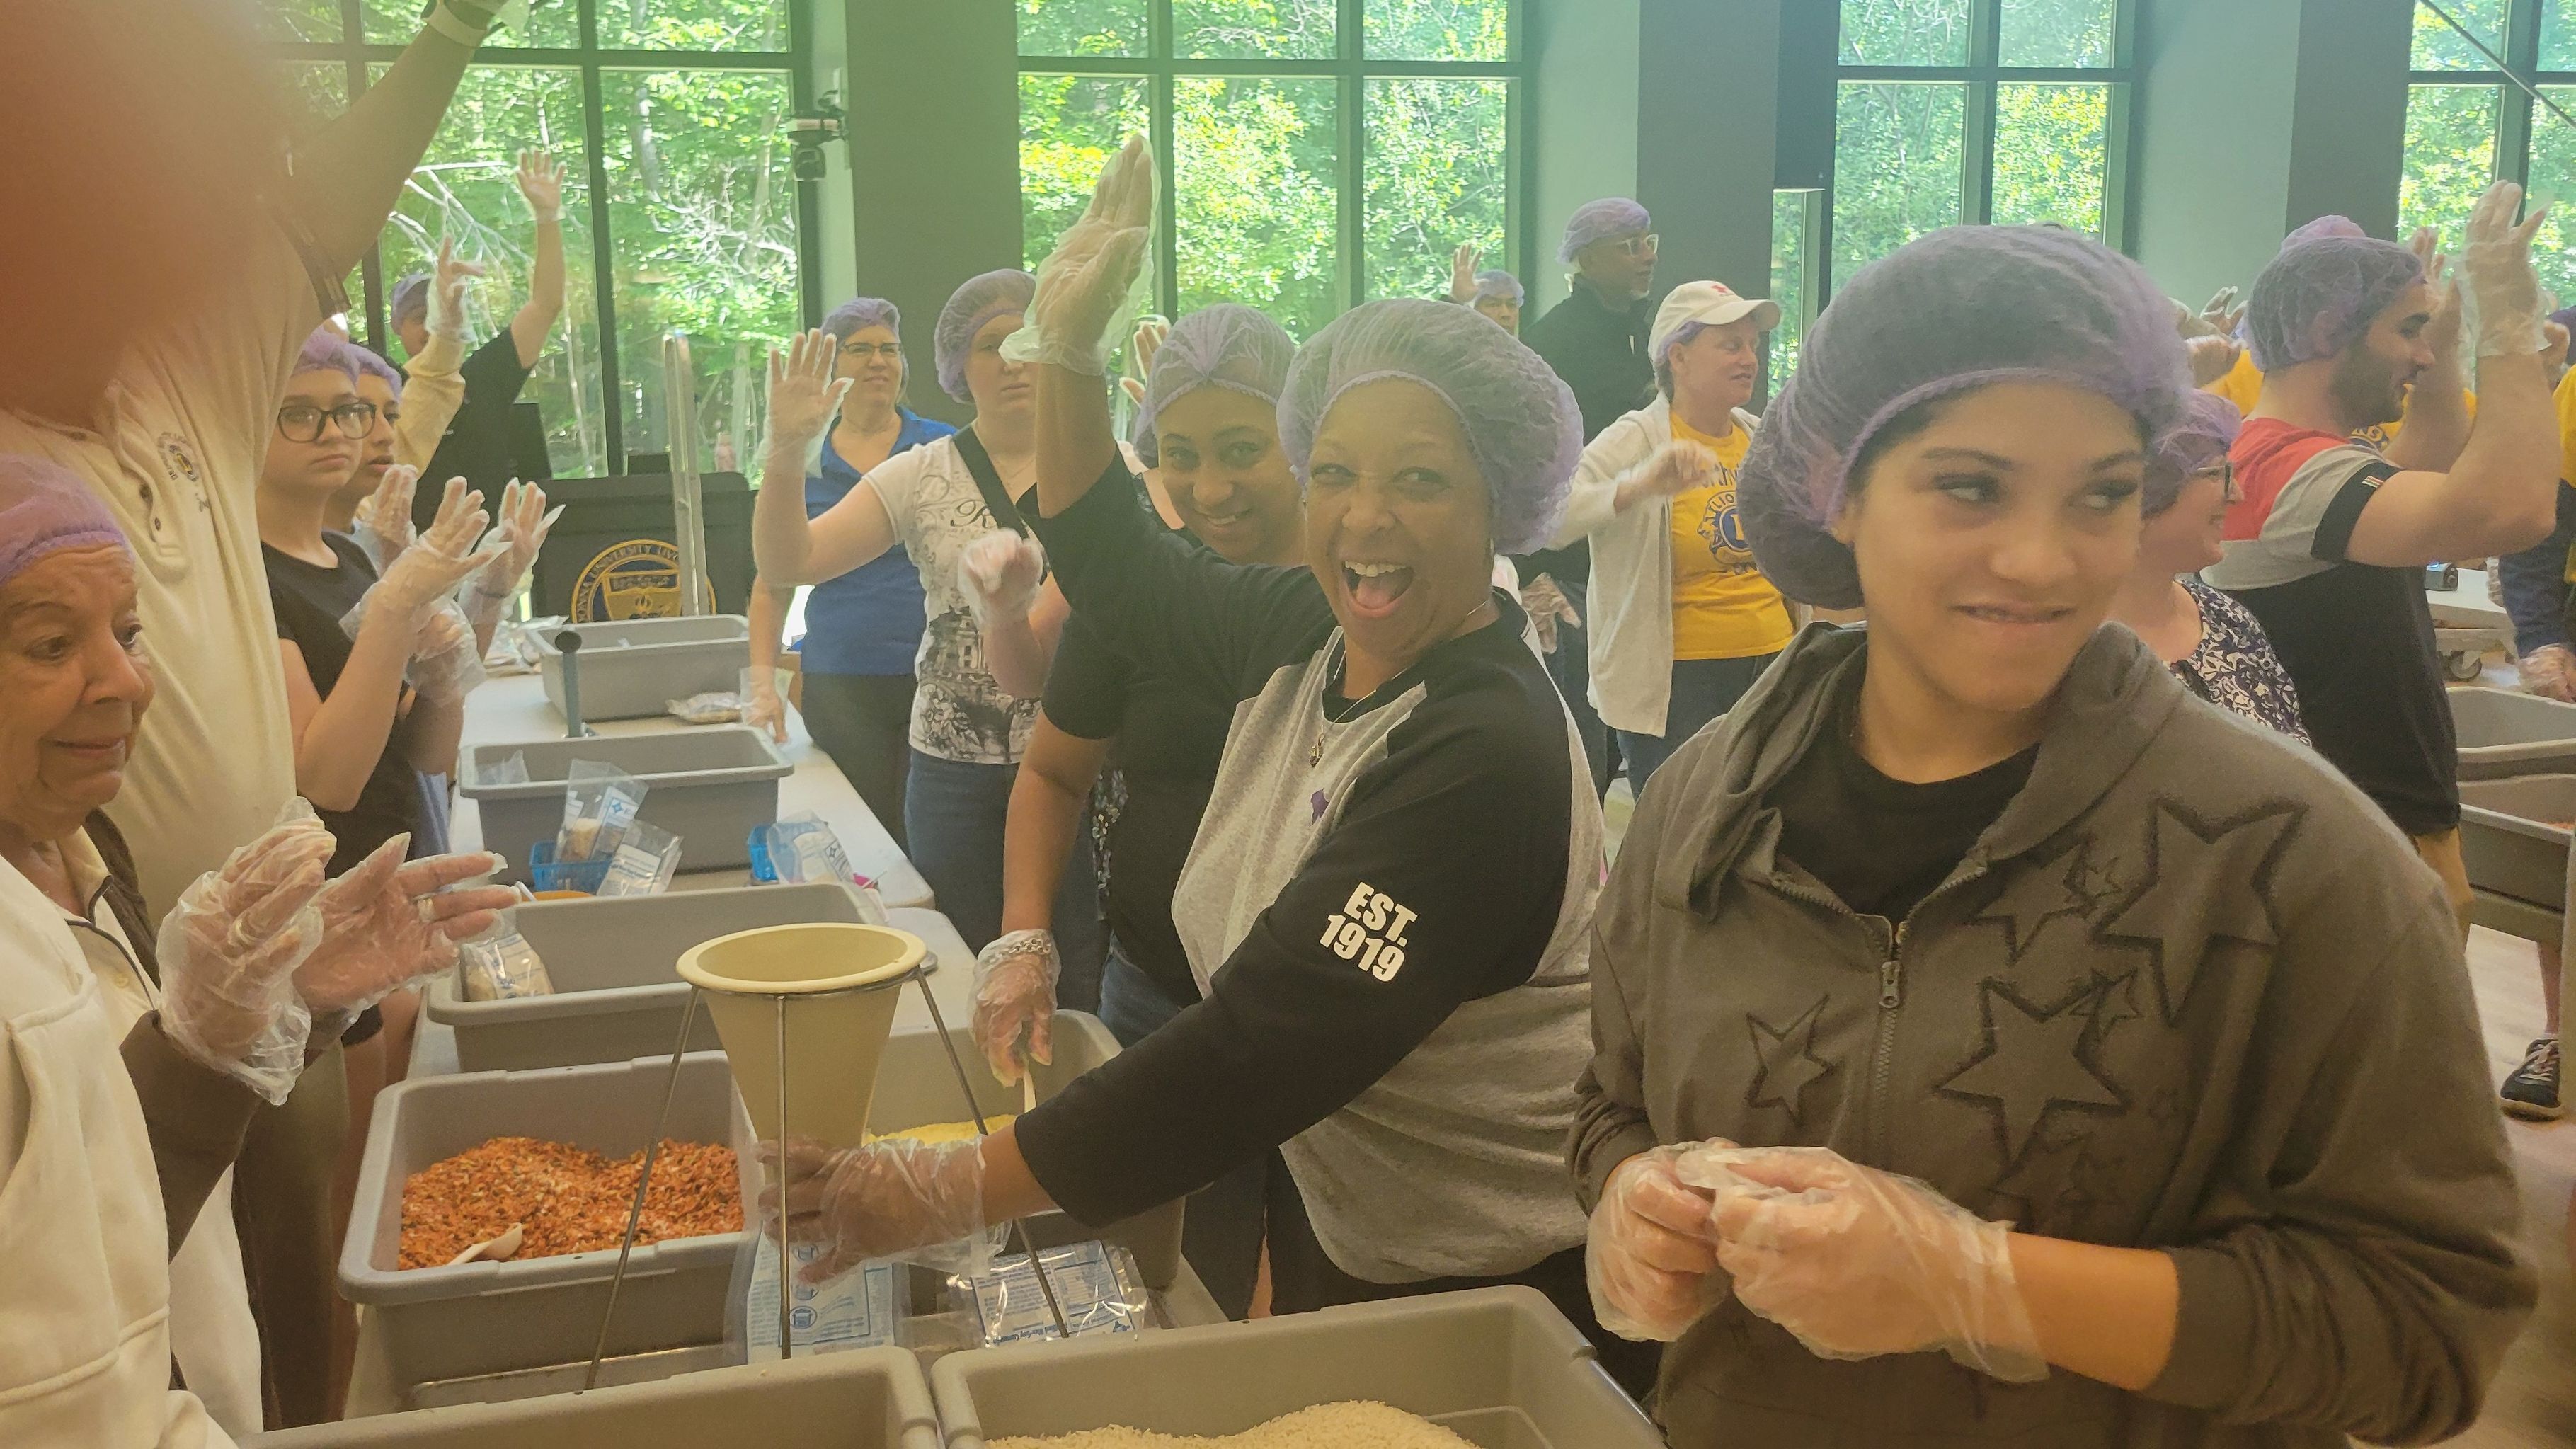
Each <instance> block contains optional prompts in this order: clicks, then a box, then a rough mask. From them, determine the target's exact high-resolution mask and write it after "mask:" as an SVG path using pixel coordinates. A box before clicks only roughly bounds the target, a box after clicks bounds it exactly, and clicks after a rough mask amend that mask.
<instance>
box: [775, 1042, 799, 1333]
mask: <svg viewBox="0 0 2576 1449" xmlns="http://www.w3.org/2000/svg"><path fill="white" fill-rule="evenodd" d="M777 1001H778V1164H779V1196H778V1219H779V1221H778V1361H779V1362H780V1363H785V1362H786V1361H787V1360H788V1359H789V1358H791V1357H793V1356H794V1353H795V1345H794V1344H792V1343H790V1342H789V1339H790V1337H791V1334H790V1318H789V1300H790V1299H792V1298H794V1297H795V1294H794V1293H793V1292H791V1291H790V1290H791V1289H792V1288H793V1287H794V1286H795V1282H796V1280H795V1277H794V1276H793V1273H792V1269H793V1268H794V1264H793V1263H792V1262H791V1261H790V1259H791V1257H792V1256H793V1255H792V1254H790V1253H789V1252H788V1250H787V1171H786V1168H787V1144H788V1143H789V1142H791V1141H793V1140H794V1139H793V1138H791V1137H789V1136H788V1135H787V998H786V997H784V996H781V997H779V998H777Z"/></svg>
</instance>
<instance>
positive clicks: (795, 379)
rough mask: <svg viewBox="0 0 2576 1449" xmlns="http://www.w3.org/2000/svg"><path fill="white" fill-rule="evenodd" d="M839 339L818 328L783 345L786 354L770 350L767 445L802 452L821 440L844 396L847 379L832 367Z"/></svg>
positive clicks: (847, 388)
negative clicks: (833, 372) (837, 376)
mask: <svg viewBox="0 0 2576 1449" xmlns="http://www.w3.org/2000/svg"><path fill="white" fill-rule="evenodd" d="M840 355H841V349H840V344H839V343H837V342H835V341H834V340H833V339H832V337H831V335H830V334H829V333H826V332H824V331H823V330H822V329H820V328H816V329H815V330H813V331H811V332H806V333H803V334H801V335H799V336H798V337H797V339H796V340H795V341H793V342H791V343H789V344H787V355H786V356H785V357H783V358H782V357H780V356H779V355H778V353H777V352H776V351H775V350H772V351H771V352H770V354H769V446H770V448H771V449H772V450H776V449H778V448H781V447H786V448H788V449H790V450H791V451H796V452H802V451H804V450H806V449H809V448H811V447H813V446H814V444H815V442H816V441H818V440H819V439H821V437H822V436H823V431H824V429H826V428H829V427H830V426H831V425H832V419H833V418H834V417H835V416H836V415H838V414H839V412H840V410H841V399H842V398H844V397H846V396H848V395H849V391H850V381H851V380H850V379H849V378H846V377H842V378H836V377H834V376H833V375H832V369H833V368H834V366H835V365H836V364H837V363H838V361H839V358H840Z"/></svg>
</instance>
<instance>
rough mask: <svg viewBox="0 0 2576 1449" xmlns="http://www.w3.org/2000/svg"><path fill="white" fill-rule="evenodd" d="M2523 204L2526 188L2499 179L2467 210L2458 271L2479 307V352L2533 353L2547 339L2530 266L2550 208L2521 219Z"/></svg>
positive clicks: (2537, 282)
mask: <svg viewBox="0 0 2576 1449" xmlns="http://www.w3.org/2000/svg"><path fill="white" fill-rule="evenodd" d="M2521 204H2522V188H2521V187H2519V186H2516V185H2514V184H2513V183H2512V182H2510V181H2499V182H2497V183H2496V184H2495V185H2493V186H2490V187H2488V188H2487V189H2486V194H2485V195H2483V196H2480V197H2479V198H2478V204H2477V206H2476V208H2475V209H2474V210H2472V211H2471V212H2470V213H2469V224H2468V229H2467V234H2466V235H2467V240H2466V242H2465V243H2464V244H2463V245H2462V246H2461V248H2460V276H2461V278H2462V280H2463V281H2465V282H2466V283H2467V285H2468V290H2469V298H2470V300H2471V302H2472V303H2473V304H2474V305H2475V307H2476V310H2477V318H2478V355H2479V356H2480V357H2529V356H2531V355H2532V354H2533V353H2536V352H2538V351H2540V350H2541V348H2542V347H2543V346H2544V345H2546V341H2545V339H2544V337H2543V336H2542V333H2541V330H2540V323H2541V317H2542V314H2543V307H2542V303H2541V295H2540V274H2539V273H2538V272H2536V271H2534V270H2532V266H2531V238H2532V236H2533V235H2534V234H2535V233H2537V232H2538V231H2539V230H2540V223H2541V222H2542V220H2543V219H2544V218H2546V217H2547V216H2548V215H2549V208H2548V206H2547V205H2545V204H2544V205H2541V206H2536V207H2533V208H2532V209H2531V214H2530V215H2528V216H2526V217H2524V218H2523V219H2522V221H2521V223H2520V224H2519V225H2517V224H2516V223H2515V222H2514V219H2513V214H2514V209H2515V208H2516V207H2518V206H2520V205H2521Z"/></svg>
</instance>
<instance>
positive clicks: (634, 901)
mask: <svg viewBox="0 0 2576 1449" xmlns="http://www.w3.org/2000/svg"><path fill="white" fill-rule="evenodd" d="M506 914H507V915H508V917H509V919H510V920H511V922H512V923H513V924H515V925H516V926H517V927H518V929H519V934H520V935H522V936H525V937H527V938H528V944H529V945H530V946H531V947H534V948H535V950H536V953H537V958H538V959H539V960H541V961H543V962H545V963H546V976H547V977H548V979H550V980H551V981H552V982H553V983H554V988H555V989H554V994H553V995H551V996H522V997H517V998H514V999H512V1000H508V1001H468V1000H466V999H465V998H464V995H463V994H462V993H461V992H460V991H459V990H458V986H457V980H458V978H457V975H456V973H454V972H450V973H449V974H447V975H445V976H441V977H439V978H438V979H437V980H435V981H432V982H431V983H430V985H429V988H428V991H427V993H426V996H427V1001H426V1003H425V1009H426V1010H427V1011H428V1013H429V1019H430V1020H432V1021H435V1022H437V1023H439V1024H440V1025H442V1026H448V1027H453V1028H454V1029H455V1031H456V1063H457V1067H458V1069H459V1070H461V1071H468V1072H497V1071H524V1070H527V1069H529V1068H533V1067H569V1066H578V1065H582V1064H584V1063H589V1062H623V1061H631V1060H633V1059H634V1058H636V1057H643V1056H653V1055H656V1054H660V1055H665V1056H667V1055H669V1054H670V1051H671V1047H672V1044H673V1041H674V1039H675V1038H677V1037H678V1036H679V1034H680V1016H681V1014H682V1012H683V1011H684V1010H685V1009H686V1007H687V1006H688V1001H689V988H688V985H687V983H685V982H683V981H681V980H680V974H679V960H680V955H681V953H682V952H684V951H687V950H688V949H689V948H690V947H692V946H697V945H700V944H703V943H705V942H708V941H712V940H714V939H715V938H716V937H718V936H730V935H732V934H733V933H734V932H736V931H750V930H756V929H758V928H760V927H763V926H794V925H804V924H808V923H816V922H828V923H837V924H843V925H858V924H861V923H863V922H864V921H865V920H866V917H865V916H864V915H863V914H862V913H861V910H860V905H859V897H858V895H857V893H856V892H855V891H854V890H853V889H852V888H851V887H849V886H844V885H835V884H832V883H831V882H828V881H822V882H816V883H814V884H811V885H771V886H734V887H730V888H727V889H722V890H707V891H679V892H675V893H673V894H669V895H658V896H613V897H608V898H605V899H600V900H578V901H530V902H527V903H526V904H523V905H518V906H513V907H511V908H510V910H509V911H508V912H507V913H506ZM955 964H956V965H957V967H958V969H960V970H964V969H966V964H967V963H964V962H958V963H955ZM722 1048H723V1044H722V1043H721V1042H719V1041H717V1040H716V1028H715V1022H714V1020H713V1019H712V1018H710V1017H709V1016H708V1015H707V1014H706V1013H705V1012H700V1013H699V1014H698V1019H697V1022H696V1023H695V1025H693V1026H692V1027H691V1028H690V1032H689V1050H691V1051H710V1052H711V1051H719V1050H722ZM981 1059H982V1057H981V1054H980V1053H979V1054H978V1055H977V1060H979V1061H980V1060H981ZM949 1094H950V1096H951V1097H954V1096H955V1095H956V1089H955V1088H954V1087H953V1086H952V1087H951V1088H950V1089H949ZM1014 1100H1016V1099H1014Z"/></svg>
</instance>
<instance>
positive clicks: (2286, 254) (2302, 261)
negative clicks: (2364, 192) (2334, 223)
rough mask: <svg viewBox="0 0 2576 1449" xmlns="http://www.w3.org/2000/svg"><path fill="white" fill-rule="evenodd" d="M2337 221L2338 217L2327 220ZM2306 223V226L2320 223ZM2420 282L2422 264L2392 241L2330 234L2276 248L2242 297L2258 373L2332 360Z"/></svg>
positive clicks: (2409, 252)
mask: <svg viewBox="0 0 2576 1449" xmlns="http://www.w3.org/2000/svg"><path fill="white" fill-rule="evenodd" d="M2329 220H2339V218H2329ZM2321 224H2322V223H2319V222H2310V223H2309V224H2308V225H2309V226H2310V227H2316V226H2319V225H2321ZM2422 280H2424V264H2423V263H2422V262H2420V261H2418V260H2416V258H2415V254H2414V253H2413V252H2411V251H2408V250H2407V249H2406V248H2404V247H2401V246H2399V245H2398V244H2397V243H2395V242H2384V241H2376V240H2373V239H2372V238H2370V237H2366V236H2350V235H2345V234H2343V233H2341V232H2332V233H2325V234H2320V235H2317V236H2313V237H2310V238H2308V239H2306V240H2293V241H2292V242H2290V243H2289V244H2287V245H2285V246H2283V247H2282V248H2281V254H2280V255H2279V256H2276V257H2274V258H2273V259H2272V262H2271V265H2269V266H2267V267H2265V268H2264V269H2263V274H2262V275H2261V276H2258V277H2256V278H2255V279H2254V293H2253V295H2252V296H2250V297H2248V298H2246V299H2245V340H2246V345H2247V347H2248V349H2249V350H2251V351H2252V352H2253V354H2254V365H2255V366H2256V367H2258V368H2261V369H2262V370H2263V371H2265V372H2274V371H2278V370H2279V369H2281V368H2284V367H2293V366H2296V365H2297V364H2299V363H2302V362H2314V361H2316V360H2317V359H2318V358H2321V357H2333V356H2335V355H2336V354H2338V353H2340V352H2342V351H2343V350H2344V349H2345V348H2348V347H2350V346H2352V345H2353V344H2354V343H2356V342H2358V341H2360V340H2361V338H2362V335H2363V334H2364V333H2366V332H2368V331H2369V330H2370V324H2371V322H2372V320H2373V319H2375V318H2377V317H2378V316H2379V314H2380V313H2381V312H2382V311H2384V310H2386V309H2387V307H2388V305H2389V304H2390V303H2392V302H2395V301H2396V300H2397V299H2398V298H2399V297H2401V296H2403V295H2405V292H2406V289H2407V288H2409V287H2412V286H2414V285H2415V284H2416V283H2417V282H2420V281H2422Z"/></svg>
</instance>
